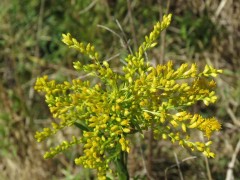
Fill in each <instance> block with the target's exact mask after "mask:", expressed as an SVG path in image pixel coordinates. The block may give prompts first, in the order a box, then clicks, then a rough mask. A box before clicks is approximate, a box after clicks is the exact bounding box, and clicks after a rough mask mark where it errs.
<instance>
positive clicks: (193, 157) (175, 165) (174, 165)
mask: <svg viewBox="0 0 240 180" xmlns="http://www.w3.org/2000/svg"><path fill="white" fill-rule="evenodd" d="M196 158H197V157H196V156H192V157H188V158H185V159H183V160H182V161H180V162H179V163H178V164H182V163H183V162H185V161H188V160H191V159H196ZM177 166H178V165H177V164H173V165H172V166H170V167H168V168H166V169H165V180H167V171H168V170H169V169H171V168H175V167H177Z"/></svg>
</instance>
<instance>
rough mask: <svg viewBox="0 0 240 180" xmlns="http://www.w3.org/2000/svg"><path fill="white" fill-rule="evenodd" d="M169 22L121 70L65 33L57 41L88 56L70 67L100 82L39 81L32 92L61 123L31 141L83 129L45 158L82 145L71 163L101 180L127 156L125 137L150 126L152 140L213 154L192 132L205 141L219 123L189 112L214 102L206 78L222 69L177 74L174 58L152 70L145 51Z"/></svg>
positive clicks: (156, 28) (186, 66) (191, 68)
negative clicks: (198, 104) (112, 164)
mask: <svg viewBox="0 0 240 180" xmlns="http://www.w3.org/2000/svg"><path fill="white" fill-rule="evenodd" d="M170 21H171V15H167V16H164V17H163V20H162V22H158V23H157V24H156V25H155V26H154V29H153V31H152V32H151V33H150V35H149V36H146V37H145V41H144V42H143V43H142V44H141V46H140V47H139V49H138V51H137V52H135V53H134V54H130V55H128V56H127V57H126V59H125V60H126V65H124V66H123V67H122V73H117V72H114V71H113V70H112V69H111V68H110V67H109V64H108V62H107V61H100V59H99V54H98V53H97V52H96V51H95V48H94V46H93V45H91V44H87V45H84V44H83V43H79V42H78V41H77V40H76V39H74V38H72V37H71V35H70V34H69V33H68V34H66V35H65V34H63V40H62V41H63V42H64V43H65V44H66V45H68V46H69V47H70V48H74V49H76V50H78V51H79V52H80V53H82V54H85V55H87V56H88V57H89V58H90V59H91V62H90V63H89V64H85V65H83V64H82V63H81V62H79V61H77V62H74V63H73V66H74V68H75V69H76V70H78V71H85V72H86V73H91V75H92V76H94V77H98V78H99V79H100V80H101V81H100V82H99V83H97V84H95V85H94V86H90V83H89V81H82V80H80V79H73V80H72V81H71V82H63V83H62V84H56V82H55V81H54V80H48V77H47V76H43V77H40V78H38V79H37V82H36V85H35V89H36V90H37V91H40V92H44V93H45V94H46V95H45V97H46V102H47V104H48V106H49V108H50V111H51V113H52V114H53V117H54V118H58V119H59V120H60V122H59V123H58V124H56V123H52V128H44V129H43V131H42V132H37V133H36V135H35V137H36V139H37V140H38V141H39V142H40V141H42V140H44V139H46V138H47V137H49V136H51V135H54V134H56V133H57V132H58V131H59V130H61V129H63V128H65V127H68V126H74V125H76V124H78V125H79V127H80V129H82V130H83V133H82V134H83V136H82V137H78V138H77V137H73V140H72V141H71V142H66V141H65V142H63V143H62V144H60V145H59V146H57V147H55V148H51V149H50V151H49V152H47V153H46V154H45V156H44V157H45V158H50V157H53V156H54V155H56V154H58V153H60V152H62V151H63V150H66V149H68V148H69V147H71V146H72V145H75V144H81V145H82V146H83V154H82V155H81V156H80V157H79V158H76V159H75V163H76V164H80V165H83V167H85V168H93V169H97V170H98V177H99V179H105V177H106V172H107V171H109V170H110V167H109V163H110V162H112V161H114V159H116V158H117V157H118V156H119V155H120V153H121V152H122V151H125V152H129V143H130V142H129V140H128V136H129V135H131V134H133V133H136V132H140V133H142V132H143V130H147V129H149V128H150V127H152V128H153V132H154V137H155V138H156V139H166V140H171V141H172V142H178V143H179V145H181V146H183V147H185V148H190V149H191V150H198V151H200V152H203V154H204V155H206V156H208V157H214V153H213V152H211V151H210V148H209V145H210V144H211V141H207V142H206V143H202V142H194V141H192V140H191V136H190V131H191V129H198V130H200V131H202V132H203V133H204V134H205V136H206V137H207V138H208V139H209V138H210V136H211V134H212V132H214V131H218V130H219V129H220V128H221V125H220V124H219V122H218V121H217V120H216V119H215V118H213V117H212V118H204V117H202V116H201V115H199V114H191V113H190V112H188V111H187V108H188V107H189V106H192V105H194V104H195V103H196V102H197V101H203V102H204V104H205V105H209V104H210V103H214V102H215V101H216V99H217V97H216V95H215V92H214V88H215V86H216V84H215V82H214V81H213V80H212V79H211V76H213V77H215V76H216V75H217V74H218V73H221V70H216V69H214V68H213V67H211V66H209V65H206V66H205V68H204V70H203V71H202V72H198V70H197V65H196V64H192V65H189V64H182V65H181V66H180V67H179V68H177V69H175V68H174V65H173V62H172V61H168V62H167V63H166V64H159V65H157V66H156V67H153V66H151V65H150V64H149V63H148V62H146V61H145V58H144V52H145V51H147V50H148V49H151V48H152V47H154V46H155V45H156V44H157V39H158V37H159V35H160V32H161V31H163V30H164V29H165V28H167V27H168V26H169V24H170ZM75 127H76V126H75Z"/></svg>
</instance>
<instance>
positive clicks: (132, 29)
mask: <svg viewBox="0 0 240 180" xmlns="http://www.w3.org/2000/svg"><path fill="white" fill-rule="evenodd" d="M127 4H128V16H129V22H130V27H131V32H132V37H133V43H134V49H136V48H137V47H138V44H137V37H136V30H135V26H134V22H133V17H132V7H131V2H130V0H127Z"/></svg>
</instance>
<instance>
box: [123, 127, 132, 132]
mask: <svg viewBox="0 0 240 180" xmlns="http://www.w3.org/2000/svg"><path fill="white" fill-rule="evenodd" d="M123 132H125V133H130V132H131V130H130V129H129V128H123Z"/></svg>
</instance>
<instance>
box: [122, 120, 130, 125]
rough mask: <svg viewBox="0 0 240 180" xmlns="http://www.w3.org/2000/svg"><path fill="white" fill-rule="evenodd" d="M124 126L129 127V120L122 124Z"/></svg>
mask: <svg viewBox="0 0 240 180" xmlns="http://www.w3.org/2000/svg"><path fill="white" fill-rule="evenodd" d="M120 124H121V125H122V126H127V125H129V120H127V119H125V120H123V121H122V122H121V123H120Z"/></svg>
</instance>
